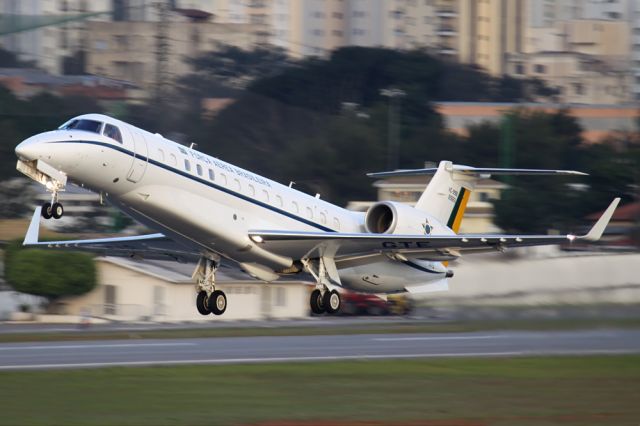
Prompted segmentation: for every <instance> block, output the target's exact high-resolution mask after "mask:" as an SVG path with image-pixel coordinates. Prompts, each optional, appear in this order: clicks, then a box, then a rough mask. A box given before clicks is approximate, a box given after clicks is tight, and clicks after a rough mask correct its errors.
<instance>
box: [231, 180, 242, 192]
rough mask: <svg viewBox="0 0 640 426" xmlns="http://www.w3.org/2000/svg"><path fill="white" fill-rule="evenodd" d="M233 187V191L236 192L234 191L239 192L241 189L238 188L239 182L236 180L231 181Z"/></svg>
mask: <svg viewBox="0 0 640 426" xmlns="http://www.w3.org/2000/svg"><path fill="white" fill-rule="evenodd" d="M233 186H234V188H235V190H236V191H240V189H242V188H241V187H240V181H239V180H238V179H234V180H233Z"/></svg>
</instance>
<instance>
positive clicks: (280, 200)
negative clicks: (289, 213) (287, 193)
mask: <svg viewBox="0 0 640 426" xmlns="http://www.w3.org/2000/svg"><path fill="white" fill-rule="evenodd" d="M276 205H277V206H278V207H282V197H281V196H279V195H276Z"/></svg>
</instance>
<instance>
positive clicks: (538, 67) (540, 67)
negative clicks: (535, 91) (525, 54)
mask: <svg viewBox="0 0 640 426" xmlns="http://www.w3.org/2000/svg"><path fill="white" fill-rule="evenodd" d="M533 70H534V71H535V72H536V73H538V74H545V73H546V72H547V67H546V66H544V65H541V64H535V65H534V66H533Z"/></svg>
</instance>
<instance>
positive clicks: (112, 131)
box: [102, 124, 122, 143]
mask: <svg viewBox="0 0 640 426" xmlns="http://www.w3.org/2000/svg"><path fill="white" fill-rule="evenodd" d="M102 134H103V135H105V136H106V137H108V138H111V139H113V140H114V141H116V142H118V143H122V135H121V134H120V129H118V128H117V127H116V126H114V125H112V124H105V125H104V130H103V131H102Z"/></svg>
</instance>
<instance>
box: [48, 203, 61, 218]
mask: <svg viewBox="0 0 640 426" xmlns="http://www.w3.org/2000/svg"><path fill="white" fill-rule="evenodd" d="M63 215H64V207H62V204H60V203H53V206H51V216H53V218H54V219H60V218H61V217H62V216H63Z"/></svg>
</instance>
